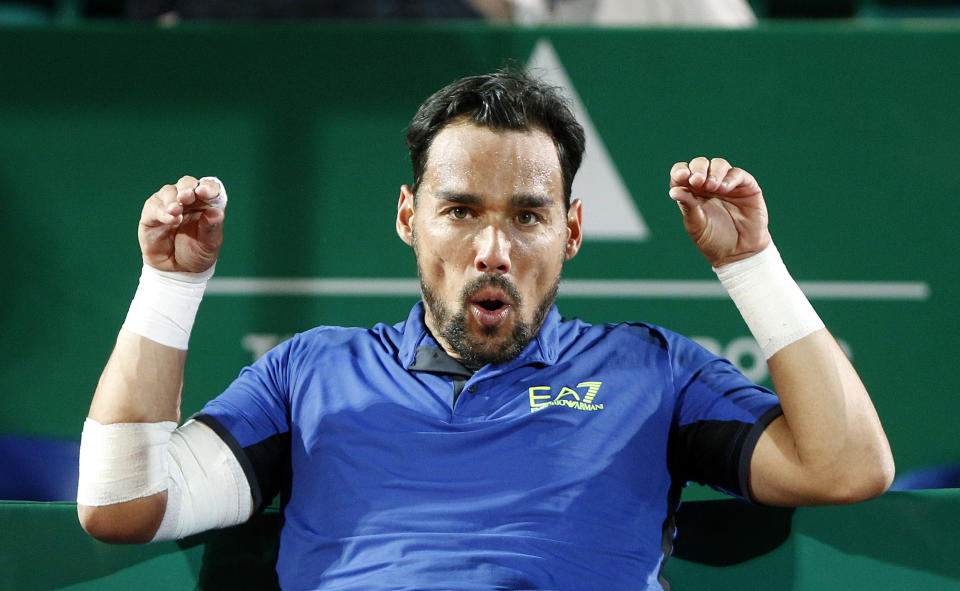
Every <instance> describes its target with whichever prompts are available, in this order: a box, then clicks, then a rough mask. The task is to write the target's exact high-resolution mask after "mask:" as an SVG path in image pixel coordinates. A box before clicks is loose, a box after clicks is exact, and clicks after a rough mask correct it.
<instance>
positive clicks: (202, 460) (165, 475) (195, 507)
mask: <svg viewBox="0 0 960 591" xmlns="http://www.w3.org/2000/svg"><path fill="white" fill-rule="evenodd" d="M175 428H176V423H173V422H170V421H166V422H162V423H114V424H110V425H101V424H100V423H98V422H97V421H95V420H93V419H87V420H86V422H85V423H84V427H83V437H82V439H81V442H80V480H79V483H78V487H77V503H79V504H81V505H88V506H101V505H112V504H114V503H123V502H126V501H131V500H134V499H139V498H142V497H147V496H150V495H154V494H157V493H159V492H163V491H167V505H166V511H165V513H164V516H163V521H162V523H161V524H160V529H159V530H158V531H157V533H156V535H155V536H154V538H153V541H160V540H173V539H178V538H182V537H186V536H188V535H191V534H195V533H198V532H201V531H205V530H208V529H215V528H221V527H228V526H231V525H237V524H239V523H243V522H244V521H246V520H247V519H249V518H250V515H252V514H253V495H252V494H251V492H250V485H249V483H248V482H247V478H246V475H245V474H244V472H243V468H242V467H241V466H240V462H238V461H237V458H236V457H235V456H234V455H233V452H232V451H231V450H230V448H229V446H228V445H227V444H226V443H225V442H224V441H223V439H221V438H220V437H219V436H218V435H217V434H216V433H214V431H213V430H212V429H210V428H209V427H207V426H206V425H204V424H203V423H200V422H197V421H193V420H190V421H187V422H186V423H185V424H184V425H183V426H182V427H180V428H179V429H176V430H174V429H175Z"/></svg>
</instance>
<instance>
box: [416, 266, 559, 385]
mask: <svg viewBox="0 0 960 591" xmlns="http://www.w3.org/2000/svg"><path fill="white" fill-rule="evenodd" d="M417 273H418V275H419V277H420V291H421V293H422V294H423V301H424V302H425V303H426V304H427V307H428V309H429V311H430V312H431V313H432V314H433V318H434V321H435V325H436V329H437V330H438V331H439V332H440V334H439V335H434V336H439V337H442V338H443V339H444V340H446V342H447V343H448V344H449V345H450V347H451V348H452V349H453V350H454V351H455V352H456V353H457V355H459V356H460V358H461V361H462V363H463V365H465V366H467V367H468V368H469V369H472V370H477V369H479V368H480V367H482V366H484V365H486V364H488V363H491V364H499V363H506V362H507V361H510V360H512V359H515V358H516V357H517V356H518V355H520V353H522V352H523V350H524V349H525V348H526V346H527V344H529V343H530V341H531V340H533V338H534V337H535V336H537V333H538V332H540V327H542V326H543V321H544V320H545V319H546V318H547V313H548V312H549V311H550V308H551V306H553V302H554V300H555V299H556V297H557V291H558V290H559V288H560V275H559V274H558V275H557V277H556V278H555V279H554V282H553V286H552V287H551V288H550V289H549V290H547V293H546V294H545V295H544V297H543V299H541V300H540V302H539V303H538V304H537V307H536V309H535V310H534V314H533V319H532V320H531V321H530V322H525V321H524V320H523V319H522V318H521V317H520V314H519V311H518V309H519V308H520V306H521V305H522V303H523V302H522V299H521V297H520V293H519V292H518V291H517V288H516V287H514V285H513V284H512V283H510V281H509V280H507V279H506V278H504V277H503V276H502V275H496V274H492V273H491V274H486V275H483V276H481V277H477V278H476V279H474V280H472V281H470V282H469V283H468V284H467V285H465V286H464V288H463V290H461V292H460V296H459V298H458V301H457V304H458V306H457V311H456V313H453V312H451V310H450V309H449V308H448V307H447V306H446V304H445V303H444V302H443V301H441V300H440V299H439V298H438V297H437V296H436V294H435V293H434V292H433V290H431V289H430V287H429V286H428V285H427V283H426V281H424V279H423V270H422V269H421V268H420V266H419V265H417ZM488 286H492V287H496V288H499V289H501V290H503V291H504V292H505V293H506V294H507V295H508V296H509V297H510V299H511V300H512V301H511V305H512V306H514V311H515V312H516V314H515V316H514V318H515V325H514V327H513V331H512V333H511V334H510V335H507V336H505V337H501V338H500V339H495V335H496V333H497V332H498V331H499V330H501V328H502V327H501V326H481V327H480V329H481V334H482V335H483V337H486V338H476V337H474V336H473V335H471V334H470V333H469V332H468V331H467V317H466V313H465V309H466V307H467V305H468V302H469V301H470V297H471V296H473V294H475V293H477V292H478V291H479V290H481V289H483V288H485V287H488Z"/></svg>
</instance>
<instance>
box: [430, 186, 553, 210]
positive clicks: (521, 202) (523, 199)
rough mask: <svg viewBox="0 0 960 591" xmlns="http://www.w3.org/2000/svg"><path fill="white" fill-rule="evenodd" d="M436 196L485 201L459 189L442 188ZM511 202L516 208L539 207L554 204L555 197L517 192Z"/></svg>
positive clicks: (470, 202)
mask: <svg viewBox="0 0 960 591" xmlns="http://www.w3.org/2000/svg"><path fill="white" fill-rule="evenodd" d="M436 198H437V199H440V200H443V201H447V202H449V203H462V204H464V205H481V204H482V203H483V198H482V197H480V196H478V195H474V194H473V193H459V192H457V191H445V190H441V191H438V192H437V193H436ZM510 204H511V205H512V206H513V207H516V208H522V209H539V208H544V207H550V206H551V205H552V204H553V199H550V198H549V197H545V196H543V195H535V194H533V193H517V194H516V195H514V196H513V197H512V198H511V199H510Z"/></svg>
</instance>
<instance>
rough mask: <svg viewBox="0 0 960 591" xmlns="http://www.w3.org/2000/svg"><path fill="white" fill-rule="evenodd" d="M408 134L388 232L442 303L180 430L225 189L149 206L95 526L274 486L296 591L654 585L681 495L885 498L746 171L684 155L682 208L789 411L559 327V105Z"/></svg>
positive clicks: (563, 129)
mask: <svg viewBox="0 0 960 591" xmlns="http://www.w3.org/2000/svg"><path fill="white" fill-rule="evenodd" d="M407 140H408V145H409V147H410V152H411V160H412V162H413V169H414V178H413V186H412V187H409V186H406V185H404V186H403V187H401V190H400V198H399V203H398V207H397V220H396V229H397V233H398V234H399V236H400V238H401V239H402V240H403V241H404V242H406V243H407V244H409V245H410V246H412V248H413V250H414V252H415V254H416V259H417V266H418V271H419V277H420V283H421V291H422V295H423V301H422V302H421V303H418V304H417V306H415V307H414V309H413V310H412V311H411V313H410V316H409V318H408V319H407V320H406V321H405V322H402V323H400V324H397V325H395V326H387V325H377V326H376V327H374V328H372V329H348V328H338V327H319V328H316V329H313V330H311V331H308V332H306V333H303V334H300V335H297V336H295V337H294V338H293V339H291V340H290V341H288V342H286V343H284V344H282V345H280V346H279V347H277V348H276V349H274V350H273V351H271V352H270V353H268V354H267V355H265V356H264V357H263V358H261V359H260V360H259V361H257V362H256V363H255V364H254V365H253V366H252V367H250V368H246V369H245V370H244V371H243V372H241V374H240V376H239V377H238V378H237V380H236V381H235V382H234V383H233V384H231V385H230V387H228V388H227V390H226V391H225V392H224V393H223V394H221V395H220V396H219V397H218V398H217V399H215V400H213V401H211V402H210V403H209V404H207V406H206V407H205V408H204V409H203V411H201V413H199V414H198V415H197V416H195V417H194V420H191V421H188V422H187V423H186V424H184V425H183V426H181V427H180V428H179V429H177V430H176V432H174V433H173V435H171V432H173V431H174V428H175V427H176V425H177V423H178V422H179V419H180V416H179V392H180V387H181V383H182V377H183V365H184V360H185V358H186V348H187V339H188V338H189V332H190V327H191V326H192V323H193V318H194V314H195V312H196V306H197V305H198V304H199V300H200V297H201V295H202V290H203V285H204V284H205V282H206V278H207V277H209V276H210V275H212V272H213V265H214V263H215V261H216V258H217V253H218V252H219V249H220V245H221V242H222V226H223V223H224V210H223V202H224V201H225V199H226V194H225V192H224V189H223V187H222V185H221V184H220V183H219V181H218V180H216V179H213V178H205V179H201V180H199V181H198V180H197V179H195V178H193V177H183V178H181V179H180V180H179V181H178V182H177V184H176V185H167V186H165V187H163V188H162V189H161V190H160V191H158V192H157V193H156V194H154V195H153V196H152V197H151V198H150V199H148V200H147V202H146V204H145V205H144V208H143V213H142V216H141V219H140V228H139V236H140V244H141V249H142V252H143V258H144V263H145V265H144V272H143V275H142V277H141V286H140V289H139V290H138V292H137V296H136V297H135V298H134V302H133V304H132V305H131V310H130V313H129V314H128V317H127V321H126V323H125V324H124V329H123V330H121V332H120V335H119V337H118V340H117V346H116V349H115V350H114V352H113V355H112V356H111V358H110V360H109V362H108V364H107V367H106V368H105V369H104V373H103V376H102V378H101V381H100V384H99V385H98V387H97V391H96V394H95V396H94V400H93V403H92V405H91V409H90V415H89V419H88V421H87V423H86V425H85V428H84V436H83V450H82V453H81V482H80V487H79V494H78V505H79V507H78V510H79V513H80V520H81V522H82V524H83V526H84V528H85V529H86V530H87V531H88V532H90V533H91V534H92V535H94V536H96V537H98V538H101V539H104V540H108V541H123V542H130V541H148V540H151V539H171V538H177V537H182V536H184V535H189V534H190V533H193V532H197V531H201V530H204V529H209V528H213V527H224V526H227V525H231V524H234V523H240V522H242V521H244V520H246V519H247V518H249V516H250V515H251V514H252V513H253V512H255V511H257V510H259V509H260V508H262V507H263V506H264V504H266V503H268V502H269V501H270V499H271V498H272V497H273V495H274V494H275V493H276V492H277V491H280V493H281V495H282V497H281V498H282V505H283V511H284V527H283V531H282V534H281V544H280V555H279V558H278V562H277V571H278V573H279V577H280V583H281V586H283V587H284V588H285V589H326V588H331V589H332V588H336V589H378V588H391V589H393V588H417V589H477V588H508V589H627V588H629V589H634V588H645V589H660V588H662V584H663V583H662V581H661V579H660V571H661V568H662V565H663V562H664V560H665V558H666V555H668V554H669V549H670V542H671V540H672V535H673V531H672V526H671V523H672V515H673V512H674V511H675V509H676V507H677V504H678V500H679V491H680V489H681V488H682V486H683V485H684V484H685V483H686V482H687V481H688V480H697V481H701V482H705V483H708V484H712V485H714V486H716V487H719V488H722V489H724V490H727V491H730V492H731V493H733V494H737V495H740V496H743V497H746V498H749V499H752V500H754V501H757V502H760V503H769V504H781V505H801V504H817V503H847V502H854V501H858V500H861V499H866V498H869V497H872V496H875V495H877V494H880V493H881V492H882V491H884V490H885V489H886V488H887V486H889V484H890V481H891V480H892V477H893V460H892V457H891V455H890V450H889V446H888V444H887V441H886V438H885V436H884V434H883V430H882V427H881V425H880V422H879V420H878V418H877V415H876V412H875V411H874V409H873V406H872V404H871V402H870V399H869V397H868V395H867V393H866V391H865V390H864V388H863V385H862V384H861V383H860V380H859V378H858V377H857V375H856V373H855V371H854V370H853V368H852V366H851V365H850V364H849V362H848V361H847V359H846V357H845V356H844V355H843V353H842V352H841V350H840V348H839V347H838V346H837V343H836V342H835V341H834V339H833V338H832V337H831V336H830V334H829V333H828V332H827V331H826V330H825V329H824V328H823V324H822V323H821V322H820V320H819V318H818V317H817V315H816V313H815V312H814V311H813V309H812V308H811V307H810V305H809V303H808V302H807V301H806V299H805V298H804V297H803V295H802V293H801V292H800V291H799V288H797V286H796V284H795V283H794V282H793V280H792V279H790V277H789V274H788V273H787V271H786V268H785V267H784V266H783V264H782V263H781V262H780V259H779V255H778V254H777V252H776V250H775V248H774V247H773V245H772V242H771V238H770V235H769V233H768V231H767V216H766V209H765V206H764V200H763V196H762V193H761V191H760V188H759V186H758V185H757V183H756V181H755V180H754V178H753V177H752V176H751V175H750V174H749V173H747V172H745V171H744V170H742V169H740V168H736V167H732V166H731V165H730V164H729V163H727V162H726V161H725V160H723V159H720V158H714V159H712V160H708V159H707V158H702V157H699V158H694V159H692V160H691V161H689V162H679V163H677V164H676V165H675V166H674V167H673V169H672V170H671V171H670V187H671V188H670V197H671V198H672V199H674V200H675V201H676V202H677V203H678V205H679V207H680V210H681V212H682V215H683V224H684V227H685V228H686V230H687V232H688V233H689V235H690V237H691V238H692V240H693V242H694V243H695V245H696V246H697V248H698V249H699V250H700V251H701V252H702V253H703V255H704V256H705V257H706V259H707V260H708V261H709V262H710V263H711V265H713V267H714V268H715V269H716V270H717V273H718V275H719V277H720V279H721V281H722V283H723V284H724V285H725V286H726V287H727V289H728V291H729V292H730V294H731V297H732V298H733V299H734V301H735V303H736V304H737V306H738V307H739V308H740V310H741V312H742V314H743V316H744V319H745V320H746V322H747V323H748V325H749V326H750V328H751V330H752V332H753V333H754V335H755V336H756V338H757V340H758V342H759V343H760V345H761V347H762V348H763V350H764V352H765V354H766V355H767V357H768V358H769V367H770V374H771V376H772V378H773V381H774V383H775V385H776V387H777V389H778V391H779V400H778V399H777V398H776V397H774V395H773V394H772V393H770V392H768V391H767V390H765V389H763V388H761V387H759V386H756V385H754V384H752V383H750V382H749V381H748V380H746V378H744V377H743V376H742V375H741V374H740V373H739V372H737V371H736V370H735V369H734V368H733V367H732V365H731V364H730V363H729V362H727V361H726V360H723V359H720V358H717V357H715V356H713V355H711V354H710V353H708V352H707V351H705V350H704V349H702V348H700V347H698V346H697V345H695V344H693V343H692V342H691V341H689V340H687V339H685V338H683V337H681V336H679V335H676V334H674V333H672V332H670V331H667V330H665V329H662V328H659V327H655V326H650V325H646V324H619V325H603V326H592V325H589V324H586V323H583V322H580V321H564V320H562V319H561V318H560V315H559V312H558V310H557V309H556V307H555V306H554V305H553V301H554V297H555V295H556V293H557V286H558V282H559V279H560V274H561V270H562V267H563V264H564V262H565V261H566V260H569V259H571V258H572V257H574V256H575V255H576V254H577V252H578V250H579V249H580V246H581V241H582V233H581V215H582V214H581V212H582V205H581V202H580V201H579V200H576V199H571V194H570V187H571V185H572V182H573V177H574V174H575V173H576V170H577V167H578V166H579V164H580V159H581V155H582V152H583V132H582V129H581V128H580V126H579V125H578V124H577V123H576V121H575V120H574V118H573V116H572V115H571V113H570V111H569V109H568V108H567V106H566V105H565V103H564V101H563V100H562V99H561V98H560V97H559V96H558V95H557V93H556V92H555V91H554V90H553V89H550V88H547V87H544V86H542V85H541V84H540V83H538V82H536V81H533V80H530V79H529V78H527V77H525V76H523V75H512V74H507V73H497V74H492V75H489V76H478V77H471V78H466V79H463V80H460V81H457V82H455V83H453V84H451V85H450V86H448V87H446V88H444V89H442V90H440V91H439V92H437V93H436V94H435V95H433V96H432V97H431V98H430V99H428V100H427V101H426V102H425V103H424V104H423V105H422V106H421V108H420V110H419V111H418V113H417V114H416V116H415V117H414V119H413V121H412V123H411V125H410V128H409V130H408V134H407Z"/></svg>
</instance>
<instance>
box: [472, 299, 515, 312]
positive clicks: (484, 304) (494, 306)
mask: <svg viewBox="0 0 960 591" xmlns="http://www.w3.org/2000/svg"><path fill="white" fill-rule="evenodd" d="M474 304H476V305H477V306H480V307H481V308H483V309H484V310H486V311H488V312H495V311H497V310H499V309H500V308H502V307H504V306H506V305H507V304H506V302H504V301H503V300H480V301H477V302H474Z"/></svg>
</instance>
